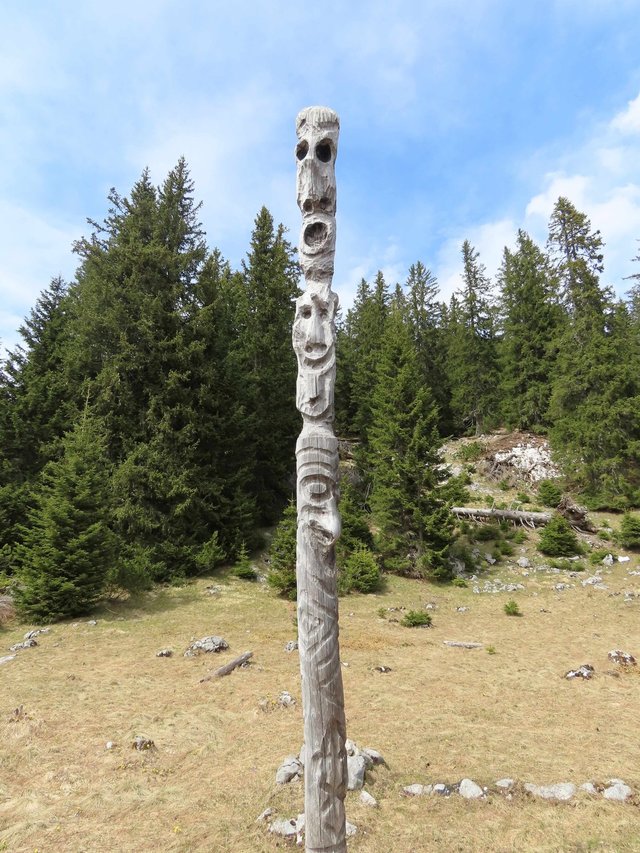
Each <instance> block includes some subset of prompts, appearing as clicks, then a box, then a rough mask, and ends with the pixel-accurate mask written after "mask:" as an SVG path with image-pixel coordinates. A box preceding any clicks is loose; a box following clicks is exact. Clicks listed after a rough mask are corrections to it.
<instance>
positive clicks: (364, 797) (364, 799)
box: [360, 791, 378, 808]
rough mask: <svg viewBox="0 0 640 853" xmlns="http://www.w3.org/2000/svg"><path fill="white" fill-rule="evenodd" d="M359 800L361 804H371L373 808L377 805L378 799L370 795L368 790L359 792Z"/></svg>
mask: <svg viewBox="0 0 640 853" xmlns="http://www.w3.org/2000/svg"><path fill="white" fill-rule="evenodd" d="M360 802H361V803H362V805H363V806H371V808H375V807H376V806H377V805H378V801H377V800H376V798H375V797H372V796H371V794H369V793H368V791H361V792H360Z"/></svg>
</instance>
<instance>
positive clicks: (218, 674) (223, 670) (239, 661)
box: [200, 652, 253, 684]
mask: <svg viewBox="0 0 640 853" xmlns="http://www.w3.org/2000/svg"><path fill="white" fill-rule="evenodd" d="M251 657H253V652H244V654H241V655H240V657H237V658H234V659H233V660H230V661H229V663H225V664H224V666H221V667H220V668H219V669H216V670H214V671H213V672H210V673H209V675H205V677H204V678H201V679H200V684H202V683H203V682H205V681H213V679H214V678H222V676H223V675H229V673H230V672H233V670H234V669H235V668H236V667H238V666H242V665H243V664H244V663H246V662H247V661H248V660H249V658H251Z"/></svg>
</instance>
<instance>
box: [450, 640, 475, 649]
mask: <svg viewBox="0 0 640 853" xmlns="http://www.w3.org/2000/svg"><path fill="white" fill-rule="evenodd" d="M443 645H445V646H453V648H455V649H481V648H483V646H484V643H465V642H462V640H443Z"/></svg>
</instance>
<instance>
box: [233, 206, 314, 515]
mask: <svg viewBox="0 0 640 853" xmlns="http://www.w3.org/2000/svg"><path fill="white" fill-rule="evenodd" d="M299 275H300V273H299V268H298V265H297V263H296V262H295V261H294V257H293V250H292V248H291V245H290V244H289V243H288V241H287V240H286V239H285V229H284V227H283V226H282V225H279V226H278V227H277V228H275V229H274V224H273V217H272V216H271V214H270V213H269V211H268V210H267V209H266V207H263V208H262V209H261V211H260V212H259V213H258V216H257V217H256V220H255V227H254V230H253V233H252V235H251V248H250V250H249V253H248V255H247V260H246V261H244V262H243V264H242V278H241V283H242V287H243V291H244V292H243V297H242V298H241V299H240V300H239V309H244V316H241V315H239V320H240V323H241V326H242V333H241V340H242V342H243V352H242V354H241V358H242V361H241V365H242V369H243V372H244V373H245V381H246V382H247V383H248V386H249V389H250V393H251V402H250V406H251V414H252V416H253V417H254V422H255V423H256V424H257V425H258V426H257V428H256V430H255V434H254V439H255V440H254V447H253V460H254V461H253V464H254V469H253V484H252V491H253V493H254V494H255V496H256V501H257V507H258V511H259V513H260V515H261V517H262V520H263V521H265V522H267V523H268V522H270V521H273V520H274V519H275V518H276V517H277V515H278V513H279V511H280V509H281V508H282V505H283V504H284V502H285V500H286V496H287V494H288V491H289V489H290V481H291V478H292V476H293V471H294V462H293V460H294V449H295V441H296V437H297V434H298V432H299V431H300V423H299V415H298V413H297V410H296V406H295V384H296V370H297V368H296V360H295V356H294V354H293V351H292V349H291V327H292V324H293V316H294V301H295V299H296V297H297V296H299V295H300V289H299V287H298V281H299Z"/></svg>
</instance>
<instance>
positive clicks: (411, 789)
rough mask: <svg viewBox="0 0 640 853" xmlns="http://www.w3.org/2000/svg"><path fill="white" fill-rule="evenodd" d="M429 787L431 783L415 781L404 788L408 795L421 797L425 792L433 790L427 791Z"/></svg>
mask: <svg viewBox="0 0 640 853" xmlns="http://www.w3.org/2000/svg"><path fill="white" fill-rule="evenodd" d="M427 788H429V789H431V785H420V784H419V783H418V782H414V783H413V785H407V786H406V787H405V788H404V789H403V790H404V793H405V794H406V795H407V796H408V797H421V796H422V795H423V794H429V793H431V790H429V791H427Z"/></svg>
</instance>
